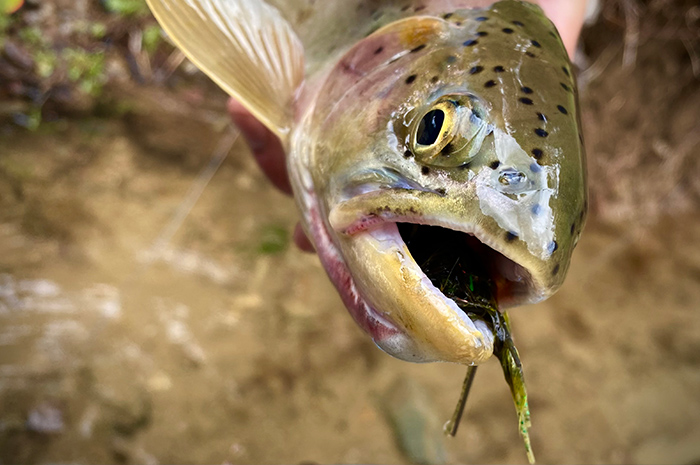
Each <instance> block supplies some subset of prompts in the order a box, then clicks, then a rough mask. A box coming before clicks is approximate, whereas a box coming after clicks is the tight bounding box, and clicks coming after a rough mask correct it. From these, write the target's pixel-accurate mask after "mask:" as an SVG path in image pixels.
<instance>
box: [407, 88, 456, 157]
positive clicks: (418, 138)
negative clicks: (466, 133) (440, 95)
mask: <svg viewBox="0 0 700 465" xmlns="http://www.w3.org/2000/svg"><path fill="white" fill-rule="evenodd" d="M456 113H457V112H456V103H455V102H453V101H451V100H445V101H442V102H438V103H436V104H435V105H433V106H432V107H431V108H429V109H428V111H426V112H425V113H424V114H423V116H422V117H421V118H420V119H417V121H418V124H416V125H415V128H414V130H413V132H412V135H411V146H412V149H413V150H412V151H413V153H414V154H415V156H416V158H417V159H418V160H420V161H421V162H423V163H428V164H430V162H431V161H432V160H433V159H434V158H436V157H437V156H438V155H439V154H440V152H442V151H443V150H444V149H445V147H447V145H448V144H449V143H450V141H451V140H452V139H453V138H454V135H455V119H456V116H457V115H456ZM448 149H449V147H448Z"/></svg>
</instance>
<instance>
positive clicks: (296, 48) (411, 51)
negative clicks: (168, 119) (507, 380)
mask: <svg viewBox="0 0 700 465" xmlns="http://www.w3.org/2000/svg"><path fill="white" fill-rule="evenodd" d="M320 3H321V5H319V6H318V7H317V8H318V9H319V11H316V10H314V6H313V5H312V4H309V5H306V9H305V8H293V7H290V6H289V5H286V4H282V5H279V6H280V9H277V8H274V7H273V6H270V5H268V4H266V3H263V2H257V1H255V2H254V1H252V0H228V1H227V0H149V4H150V6H151V8H152V10H153V12H154V14H155V15H156V17H157V18H158V20H159V21H160V22H161V24H162V25H163V27H164V29H165V30H166V31H167V32H168V33H169V34H170V35H171V37H172V38H173V40H174V41H175V42H176V43H177V44H178V46H179V47H181V48H182V49H183V51H184V52H185V53H186V54H187V55H188V57H189V58H190V59H191V60H192V61H193V62H194V63H195V64H197V65H198V66H199V67H200V68H201V69H202V70H203V71H204V72H205V73H207V74H208V75H209V76H210V77H211V78H212V79H213V80H215V81H216V82H217V83H219V84H220V85H221V86H222V87H223V88H224V89H225V90H226V91H227V92H229V93H230V94H231V95H232V96H234V97H235V98H237V99H239V101H241V103H242V104H243V105H245V106H246V107H247V108H248V109H249V110H250V111H251V113H253V114H254V115H256V116H257V117H258V119H260V121H262V122H263V123H264V124H266V125H267V126H268V127H269V128H270V129H271V130H273V131H274V132H275V133H276V134H277V135H278V136H279V137H280V138H281V140H282V141H283V144H284V145H285V147H287V149H288V167H289V172H290V177H291V180H292V184H293V186H294V191H295V199H296V201H297V204H298V205H299V208H300V211H301V214H302V217H303V223H304V226H305V229H306V231H307V233H308V235H309V237H310V238H311V240H312V241H313V243H314V245H315V246H316V250H317V251H318V254H319V257H320V259H321V261H322V263H323V265H324V268H325V269H326V271H327V273H328V275H329V277H330V278H331V280H332V281H333V283H334V284H335V286H336V288H337V289H338V291H339V293H340V295H341V297H342V298H343V301H344V303H345V305H346V306H347V307H348V309H349V311H350V313H351V314H352V316H353V318H354V319H355V320H356V321H357V323H358V324H359V325H360V326H361V327H362V328H363V329H364V330H365V331H367V332H368V333H369V334H370V335H371V336H372V338H373V339H374V341H375V342H376V343H377V345H379V346H380V347H381V348H382V349H384V350H385V351H386V352H388V353H390V354H391V355H393V356H395V357H398V358H401V359H404V360H410V361H416V362H424V361H436V360H439V361H450V362H456V363H462V364H478V363H481V362H483V361H485V360H486V359H488V358H489V357H490V356H491V354H492V352H493V343H494V338H493V334H492V333H491V331H490V330H489V329H488V328H487V327H486V325H485V324H484V323H483V322H482V321H472V320H471V319H470V318H469V317H468V316H467V314H466V313H465V312H463V311H462V310H460V308H459V307H458V306H457V305H456V304H455V302H454V301H453V300H452V299H450V298H447V297H446V296H445V295H444V294H443V293H442V292H441V290H440V289H439V288H438V287H436V286H435V284H434V283H433V282H432V281H431V279H430V276H426V274H425V273H424V272H423V271H422V269H421V268H420V266H418V264H416V262H415V260H414V259H413V256H412V252H411V250H410V249H409V247H408V246H407V245H406V243H405V241H404V239H403V237H402V235H401V228H403V227H404V226H403V225H406V224H415V225H420V226H419V227H425V228H436V227H442V228H448V229H451V230H455V231H460V232H461V233H463V235H459V234H458V235H457V236H459V237H460V239H456V240H455V242H454V244H452V243H451V244H449V245H450V246H451V247H454V248H455V250H457V248H460V250H463V249H462V248H464V247H469V250H470V251H472V253H471V254H467V256H469V257H472V258H471V259H473V260H475V261H479V263H482V262H483V264H484V269H485V270H486V271H485V272H486V273H488V274H489V278H490V279H493V281H494V282H495V283H496V287H497V296H496V297H497V300H498V303H499V305H501V306H504V307H508V306H516V305H520V304H525V303H534V302H537V301H540V300H543V299H545V298H547V297H549V296H550V295H551V294H553V293H554V292H555V291H556V290H557V288H558V287H559V286H560V285H561V283H562V282H563V279H564V276H565V274H566V271H567V269H568V266H569V262H570V258H571V253H572V251H573V248H574V246H575V244H576V242H577V240H578V237H579V235H580V231H581V228H582V227H583V223H584V220H585V209H586V188H585V171H584V152H583V147H582V142H581V138H580V123H579V119H578V112H577V103H576V86H575V82H574V80H573V77H572V73H571V68H570V63H569V60H568V57H567V55H566V51H565V50H564V47H563V45H562V43H561V39H560V38H559V36H558V34H557V32H556V29H555V28H554V26H553V25H552V23H551V22H550V21H549V20H548V19H546V18H545V17H544V15H543V14H542V11H541V10H540V9H539V8H538V7H536V6H534V5H531V4H529V3H524V2H518V1H512V0H506V1H502V2H498V3H495V4H493V5H491V6H488V7H480V8H472V6H475V5H476V6H483V5H481V4H483V2H467V1H465V2H431V3H430V4H429V6H428V5H423V4H419V3H415V4H414V3H405V2H401V3H399V2H370V3H371V5H370V6H369V7H368V6H365V5H363V4H360V3H355V4H353V7H354V8H355V9H354V10H352V12H351V11H350V10H348V8H349V7H348V4H347V3H344V2H320ZM336 3H337V4H338V5H337V6H336ZM448 4H449V5H450V7H449V8H448V7H447V5H448ZM334 6H335V7H336V8H337V10H335V11H337V12H338V13H339V14H337V15H335V16H334V15H333V12H334V10H333V7H334ZM358 6H359V7H360V8H357V7H358ZM367 8H370V10H369V12H367V13H365V12H366V11H367ZM320 9H323V10H320ZM280 11H282V12H283V13H284V14H283V13H281V12H280ZM340 13H342V15H341V14H340ZM285 15H286V16H285ZM343 15H344V16H343ZM352 15H355V16H358V15H360V16H361V15H369V19H368V20H367V22H366V23H361V24H359V25H358V26H357V27H355V28H352V30H349V31H348V30H339V29H338V28H333V25H334V24H338V21H339V19H338V18H340V17H341V16H342V17H344V18H347V17H350V16H352ZM285 17H286V18H290V17H293V19H294V21H293V22H294V23H295V24H296V30H298V31H300V35H301V36H302V37H304V38H305V39H304V40H303V41H302V40H301V39H299V35H297V32H296V31H295V26H292V24H290V22H289V21H287V20H286V19H285ZM308 18H313V20H309V19H308ZM319 18H321V19H323V18H325V19H326V20H327V23H326V24H325V26H324V23H323V22H315V21H317V20H318V19H319ZM332 18H334V21H331V19H332ZM302 26H303V27H302ZM324 27H326V28H327V29H323V28H324ZM303 31H306V32H303ZM309 31H311V32H309ZM356 31H357V32H356ZM358 34H364V35H366V37H365V36H364V35H363V36H360V37H358ZM324 37H325V40H320V39H319V38H324ZM426 237H430V236H426ZM474 238H476V239H477V240H474ZM435 246H436V244H430V243H429V241H424V243H421V244H415V245H414V244H412V248H413V247H420V248H421V252H426V251H428V252H429V251H430V248H431V247H435ZM440 246H441V247H444V244H440ZM413 250H414V252H415V251H416V250H415V249H413ZM460 255H461V256H464V254H460Z"/></svg>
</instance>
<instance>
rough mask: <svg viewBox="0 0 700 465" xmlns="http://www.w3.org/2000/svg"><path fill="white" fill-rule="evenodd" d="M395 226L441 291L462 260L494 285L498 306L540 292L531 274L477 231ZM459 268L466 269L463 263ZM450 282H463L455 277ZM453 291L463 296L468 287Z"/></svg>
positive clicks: (514, 302) (412, 253) (408, 224)
mask: <svg viewBox="0 0 700 465" xmlns="http://www.w3.org/2000/svg"><path fill="white" fill-rule="evenodd" d="M396 225H397V228H398V232H399V235H400V237H401V240H403V242H404V243H405V244H406V247H407V248H408V250H409V251H410V253H411V256H412V257H413V260H414V261H415V262H416V264H417V265H418V266H419V267H420V268H421V269H422V271H423V272H424V273H425V275H426V276H427V277H428V278H429V279H430V281H431V282H432V283H433V284H434V285H435V286H436V287H437V288H438V290H440V292H442V291H443V290H442V288H443V287H444V285H445V280H446V279H449V278H450V273H454V272H455V267H456V266H457V265H459V263H460V261H461V262H462V264H464V262H467V263H468V270H469V272H470V273H472V274H473V275H474V276H475V277H476V278H479V279H481V280H482V281H488V282H490V283H492V284H493V288H494V289H493V292H494V295H493V296H492V297H493V300H494V301H495V302H496V303H497V305H498V307H499V308H506V307H510V306H514V305H519V304H521V303H523V302H526V301H528V300H529V299H530V298H531V296H532V295H533V293H537V291H536V290H535V286H534V284H533V280H532V277H531V275H530V273H529V272H528V271H527V270H526V269H525V268H524V267H523V266H522V265H519V264H518V263H516V262H514V261H513V260H511V259H510V258H508V257H506V256H505V255H504V254H503V253H501V252H500V251H498V250H496V249H495V248H494V247H493V246H492V245H489V244H488V242H485V241H482V240H481V239H480V238H479V237H478V231H476V230H474V231H473V232H464V231H462V230H456V229H450V228H447V227H443V226H440V225H431V224H423V223H413V222H399V221H397V222H396ZM482 237H483V235H482ZM448 270H449V271H448ZM459 271H461V272H463V273H464V272H465V271H464V269H462V266H460V267H459ZM451 282H452V283H460V281H459V280H454V279H453V280H452V281H451ZM462 282H466V281H462ZM454 293H456V294H458V295H459V294H461V295H464V294H465V293H466V289H455V290H453V292H451V294H454Z"/></svg>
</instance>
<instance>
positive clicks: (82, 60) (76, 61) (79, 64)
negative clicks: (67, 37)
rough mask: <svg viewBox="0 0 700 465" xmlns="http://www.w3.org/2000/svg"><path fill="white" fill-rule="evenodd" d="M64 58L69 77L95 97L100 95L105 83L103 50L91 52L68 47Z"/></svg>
mask: <svg viewBox="0 0 700 465" xmlns="http://www.w3.org/2000/svg"><path fill="white" fill-rule="evenodd" d="M61 55H62V58H63V59H64V60H65V63H66V65H67V66H68V70H67V72H68V79H70V80H71V81H73V82H75V83H76V84H77V85H78V87H79V88H80V90H82V91H83V92H85V93H86V94H88V95H92V96H93V97H96V96H98V95H99V94H100V93H101V91H102V85H103V84H104V79H105V78H104V67H105V57H104V53H103V52H97V53H91V52H88V51H87V50H82V49H76V48H67V49H65V50H63V52H62V54H61Z"/></svg>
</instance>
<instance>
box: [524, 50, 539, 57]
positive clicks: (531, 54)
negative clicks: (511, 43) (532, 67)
mask: <svg viewBox="0 0 700 465" xmlns="http://www.w3.org/2000/svg"><path fill="white" fill-rule="evenodd" d="M525 55H526V56H529V57H530V58H535V57H536V56H537V55H535V54H534V53H532V52H530V51H528V52H525Z"/></svg>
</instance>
